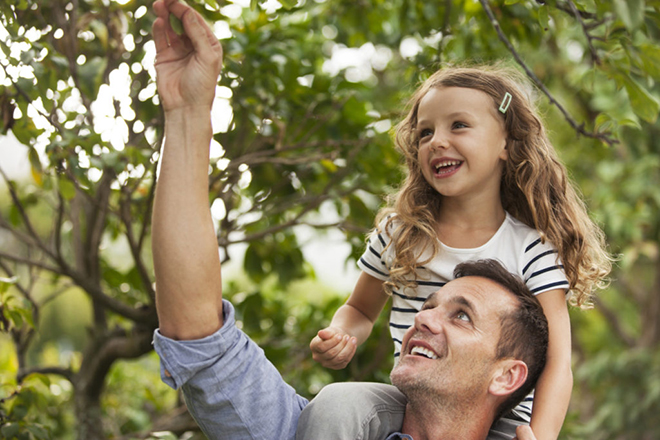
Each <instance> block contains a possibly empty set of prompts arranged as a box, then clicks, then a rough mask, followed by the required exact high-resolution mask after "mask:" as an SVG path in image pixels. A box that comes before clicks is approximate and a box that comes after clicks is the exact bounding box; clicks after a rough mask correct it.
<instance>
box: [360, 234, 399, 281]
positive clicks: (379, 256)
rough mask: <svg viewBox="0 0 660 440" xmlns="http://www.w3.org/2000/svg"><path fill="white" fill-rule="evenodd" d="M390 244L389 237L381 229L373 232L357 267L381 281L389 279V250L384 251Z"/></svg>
mask: <svg viewBox="0 0 660 440" xmlns="http://www.w3.org/2000/svg"><path fill="white" fill-rule="evenodd" d="M381 226H382V223H381ZM379 231H380V232H379ZM389 242H390V237H389V236H388V235H387V234H386V233H385V232H384V230H383V228H378V230H376V231H374V232H373V233H372V234H371V237H370V238H369V241H368V242H367V248H366V250H365V251H364V253H363V254H362V256H361V257H360V260H359V261H358V267H359V268H360V269H362V270H363V271H364V272H365V273H367V274H369V275H371V276H372V277H374V278H377V279H379V280H382V281H386V280H388V279H389V277H390V269H389V266H388V264H387V263H386V262H387V261H388V258H387V255H386V254H388V253H389V252H390V251H391V248H387V250H386V249H385V247H386V246H387V244H388V243H389Z"/></svg>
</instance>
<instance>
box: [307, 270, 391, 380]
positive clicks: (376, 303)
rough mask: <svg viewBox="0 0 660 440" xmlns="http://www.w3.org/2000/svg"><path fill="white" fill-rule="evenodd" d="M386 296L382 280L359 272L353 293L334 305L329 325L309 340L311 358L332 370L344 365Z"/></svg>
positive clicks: (378, 311)
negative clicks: (335, 307)
mask: <svg viewBox="0 0 660 440" xmlns="http://www.w3.org/2000/svg"><path fill="white" fill-rule="evenodd" d="M388 298H389V296H388V295H387V294H386V293H385V292H384V291H383V282H382V281H381V280H379V279H377V278H374V277H372V276H371V275H368V274H366V273H364V272H362V274H361V275H360V278H359V279H358V282H357V284H356V286H355V289H354V290H353V293H352V294H351V296H350V297H349V298H348V301H346V304H344V305H343V306H341V307H340V308H339V309H337V311H336V312H335V316H334V317H333V318H332V322H331V323H330V326H329V327H327V328H324V329H323V330H319V332H318V334H317V335H316V336H315V337H314V339H312V342H311V343H310V344H309V346H310V348H311V349H312V358H313V359H314V360H315V361H316V362H319V363H320V364H321V365H323V366H324V367H326V368H332V369H335V370H339V369H342V368H344V367H345V366H346V365H348V363H349V362H350V360H351V359H353V355H355V350H356V349H357V346H358V345H360V344H362V343H363V342H364V341H366V339H367V338H368V337H369V335H370V334H371V330H372V328H373V326H374V322H376V319H377V318H378V315H379V314H380V312H381V311H382V310H383V307H384V306H385V303H386V302H387V299H388Z"/></svg>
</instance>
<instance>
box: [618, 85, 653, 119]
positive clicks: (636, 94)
mask: <svg viewBox="0 0 660 440" xmlns="http://www.w3.org/2000/svg"><path fill="white" fill-rule="evenodd" d="M624 85H625V87H626V91H627V92H628V97H629V98H630V104H631V105H632V109H633V111H634V112H635V114H636V115H637V116H639V117H640V118H642V119H643V120H645V121H646V122H649V123H653V122H655V120H656V119H657V117H658V112H659V111H660V104H659V103H658V101H657V100H656V99H655V97H653V96H652V95H651V94H650V93H649V91H648V90H646V89H645V88H644V87H642V86H641V85H640V84H638V83H637V82H636V81H635V80H634V79H632V78H631V77H630V76H629V75H625V76H624Z"/></svg>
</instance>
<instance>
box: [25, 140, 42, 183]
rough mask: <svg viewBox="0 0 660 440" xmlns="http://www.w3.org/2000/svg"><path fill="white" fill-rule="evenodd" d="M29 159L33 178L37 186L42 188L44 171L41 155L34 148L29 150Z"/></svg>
mask: <svg viewBox="0 0 660 440" xmlns="http://www.w3.org/2000/svg"><path fill="white" fill-rule="evenodd" d="M28 158H29V159H30V171H31V172H32V178H33V179H34V181H35V182H36V183H37V185H39V186H42V184H43V174H44V170H43V167H42V166H41V159H39V153H37V150H36V149H35V148H34V147H32V146H31V147H29V149H28Z"/></svg>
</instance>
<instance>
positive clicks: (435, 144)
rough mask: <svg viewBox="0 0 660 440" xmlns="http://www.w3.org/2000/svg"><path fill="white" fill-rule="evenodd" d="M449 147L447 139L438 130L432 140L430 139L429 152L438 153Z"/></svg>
mask: <svg viewBox="0 0 660 440" xmlns="http://www.w3.org/2000/svg"><path fill="white" fill-rule="evenodd" d="M448 146H449V142H448V141H447V137H446V136H445V135H444V134H443V133H441V132H440V131H439V130H438V131H436V132H435V133H434V134H433V139H431V151H434V152H435V151H440V150H446V149H447V148H448Z"/></svg>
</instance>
